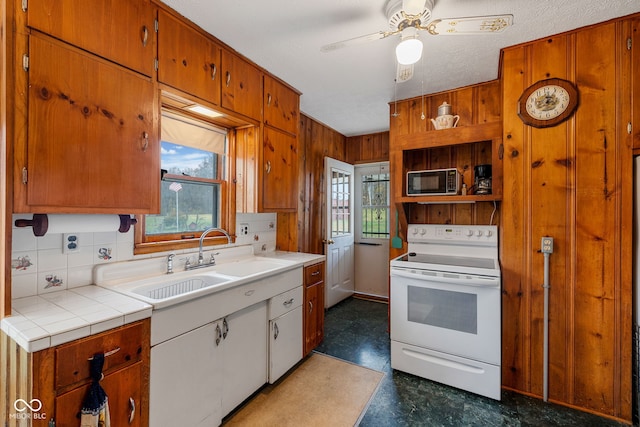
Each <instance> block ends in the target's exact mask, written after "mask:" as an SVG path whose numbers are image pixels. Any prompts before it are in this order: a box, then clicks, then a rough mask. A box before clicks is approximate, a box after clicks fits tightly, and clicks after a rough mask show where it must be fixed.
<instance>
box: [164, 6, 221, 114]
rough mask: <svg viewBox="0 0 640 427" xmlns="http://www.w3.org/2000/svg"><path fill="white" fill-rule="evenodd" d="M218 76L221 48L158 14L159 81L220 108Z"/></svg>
mask: <svg viewBox="0 0 640 427" xmlns="http://www.w3.org/2000/svg"><path fill="white" fill-rule="evenodd" d="M220 74H221V70H220V47H219V46H218V45H217V44H215V43H213V42H212V41H211V40H210V39H208V38H207V37H205V36H204V35H203V34H201V33H199V32H198V31H196V30H195V29H193V28H191V27H189V26H187V25H186V24H184V23H183V22H182V21H180V20H178V19H177V18H175V17H174V16H172V15H170V14H168V13H167V12H164V11H162V10H161V11H159V12H158V81H160V82H162V83H166V84H167V85H169V86H172V87H174V88H176V89H179V90H181V91H184V92H187V93H190V94H192V95H195V96H197V97H198V98H202V99H204V100H206V101H209V102H211V103H214V104H218V105H219V104H220Z"/></svg>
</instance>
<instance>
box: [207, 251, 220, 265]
mask: <svg viewBox="0 0 640 427" xmlns="http://www.w3.org/2000/svg"><path fill="white" fill-rule="evenodd" d="M216 255H220V252H215V253H212V254H211V258H209V264H211V265H215V264H216V259H215V256H216Z"/></svg>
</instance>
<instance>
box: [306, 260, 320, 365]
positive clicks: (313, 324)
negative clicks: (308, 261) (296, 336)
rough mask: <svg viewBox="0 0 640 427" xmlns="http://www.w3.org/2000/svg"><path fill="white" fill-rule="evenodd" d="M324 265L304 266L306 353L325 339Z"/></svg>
mask: <svg viewBox="0 0 640 427" xmlns="http://www.w3.org/2000/svg"><path fill="white" fill-rule="evenodd" d="M324 267H325V263H324V261H323V262H319V263H317V264H313V265H310V266H307V267H305V268H304V302H305V304H304V306H303V308H304V355H305V356H306V355H307V354H309V353H310V352H311V350H313V349H314V348H316V347H317V346H318V345H319V344H320V343H321V342H322V340H323V339H324Z"/></svg>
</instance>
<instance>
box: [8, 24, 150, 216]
mask: <svg viewBox="0 0 640 427" xmlns="http://www.w3.org/2000/svg"><path fill="white" fill-rule="evenodd" d="M29 62H30V66H29V110H28V116H29V118H28V122H29V135H28V140H27V165H26V166H27V177H28V180H27V203H26V204H27V205H28V206H30V208H29V209H30V211H32V212H33V211H38V210H39V211H44V212H61V211H62V212H69V211H72V212H82V211H88V212H95V211H96V210H98V211H100V212H103V213H107V212H112V213H153V212H157V210H158V209H159V191H160V176H159V174H160V165H159V162H160V154H159V142H158V136H157V135H158V131H157V124H158V119H157V114H158V105H157V94H156V91H154V89H153V84H152V83H151V81H150V80H149V79H147V78H143V77H141V76H140V75H139V74H135V73H132V72H131V71H128V70H125V69H123V68H121V67H119V66H117V65H114V64H112V63H109V62H106V61H103V60H100V59H98V58H96V57H94V56H91V55H88V54H85V53H83V52H81V51H78V50H76V49H71V48H66V46H65V45H63V44H61V43H58V42H54V41H50V40H49V39H44V38H41V37H37V36H31V37H30V60H29ZM16 204H17V205H20V201H17V202H16Z"/></svg>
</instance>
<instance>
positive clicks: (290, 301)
mask: <svg viewBox="0 0 640 427" xmlns="http://www.w3.org/2000/svg"><path fill="white" fill-rule="evenodd" d="M291 304H293V298H291V299H289V300H287V301H285V302H283V303H282V305H284V306H285V307H289V306H290V305H291Z"/></svg>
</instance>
